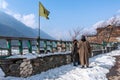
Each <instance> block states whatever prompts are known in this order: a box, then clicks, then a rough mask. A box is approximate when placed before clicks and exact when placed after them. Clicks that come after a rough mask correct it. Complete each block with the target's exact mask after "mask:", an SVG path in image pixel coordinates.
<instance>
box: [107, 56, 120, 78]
mask: <svg viewBox="0 0 120 80" xmlns="http://www.w3.org/2000/svg"><path fill="white" fill-rule="evenodd" d="M115 58H116V63H115V66H113V67H112V68H111V69H110V72H109V73H108V74H107V75H106V76H107V78H108V80H120V56H115Z"/></svg>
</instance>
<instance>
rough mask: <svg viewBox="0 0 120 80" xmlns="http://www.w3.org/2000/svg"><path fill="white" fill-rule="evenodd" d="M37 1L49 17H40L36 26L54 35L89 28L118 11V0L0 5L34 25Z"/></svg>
mask: <svg viewBox="0 0 120 80" xmlns="http://www.w3.org/2000/svg"><path fill="white" fill-rule="evenodd" d="M39 1H40V2H41V3H42V4H43V5H44V6H45V7H46V9H48V10H49V11H50V15H49V18H50V19H49V20H46V19H45V18H43V17H40V26H41V27H40V28H41V29H42V30H43V31H45V32H47V33H49V34H50V35H52V36H53V37H56V38H57V39H60V38H67V36H69V30H72V29H74V28H76V27H84V28H86V29H89V28H91V27H92V25H94V24H95V23H97V22H99V21H101V20H107V19H109V18H110V17H112V16H114V15H117V14H119V13H120V0H74V1H73V0H0V9H1V10H3V11H4V12H8V13H9V14H11V15H13V16H14V17H15V18H17V19H18V20H20V21H22V22H23V23H25V24H27V25H28V26H30V27H32V28H38V2H39ZM4 2H6V4H5V3H4Z"/></svg>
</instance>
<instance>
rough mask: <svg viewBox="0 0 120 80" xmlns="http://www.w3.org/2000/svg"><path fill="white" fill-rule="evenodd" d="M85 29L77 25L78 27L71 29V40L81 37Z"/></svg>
mask: <svg viewBox="0 0 120 80" xmlns="http://www.w3.org/2000/svg"><path fill="white" fill-rule="evenodd" d="M83 29H84V28H83V27H77V28H74V29H72V31H71V30H69V35H70V37H71V40H74V39H77V38H79V36H80V35H81V33H82V31H83Z"/></svg>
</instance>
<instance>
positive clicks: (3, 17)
mask: <svg viewBox="0 0 120 80" xmlns="http://www.w3.org/2000/svg"><path fill="white" fill-rule="evenodd" d="M0 36H9V37H10V36H11V37H37V36H38V30H37V29H32V28H30V27H28V26H26V25H25V24H23V23H22V22H20V21H18V20H16V19H15V18H14V17H12V16H10V15H8V14H6V13H4V12H2V11H0ZM40 37H41V38H43V39H54V38H53V37H51V36H50V35H48V34H47V33H45V32H44V31H42V30H40Z"/></svg>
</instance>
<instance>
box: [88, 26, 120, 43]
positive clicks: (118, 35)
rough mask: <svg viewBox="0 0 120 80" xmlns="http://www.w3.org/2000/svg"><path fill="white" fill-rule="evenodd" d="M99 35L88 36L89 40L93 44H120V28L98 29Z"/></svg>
mask: <svg viewBox="0 0 120 80" xmlns="http://www.w3.org/2000/svg"><path fill="white" fill-rule="evenodd" d="M96 30H97V33H96V34H95V35H92V36H88V40H89V41H90V42H92V43H102V42H103V41H105V42H120V26H111V25H108V26H107V27H101V28H97V29H96Z"/></svg>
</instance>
